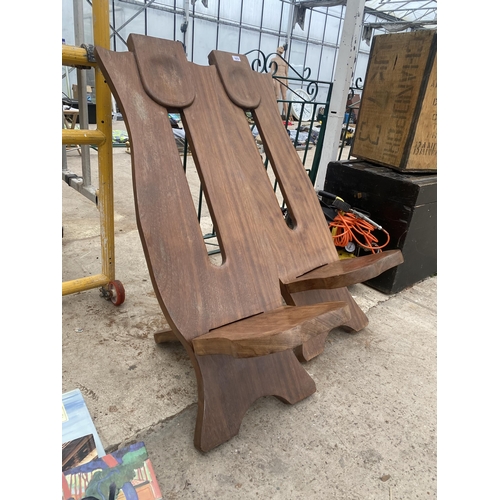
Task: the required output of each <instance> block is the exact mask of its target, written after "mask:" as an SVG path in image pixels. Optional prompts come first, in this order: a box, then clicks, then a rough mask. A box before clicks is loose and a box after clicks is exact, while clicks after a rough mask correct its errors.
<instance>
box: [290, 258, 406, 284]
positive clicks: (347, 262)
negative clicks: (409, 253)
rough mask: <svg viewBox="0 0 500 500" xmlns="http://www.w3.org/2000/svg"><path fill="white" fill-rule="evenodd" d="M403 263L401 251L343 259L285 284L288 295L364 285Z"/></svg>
mask: <svg viewBox="0 0 500 500" xmlns="http://www.w3.org/2000/svg"><path fill="white" fill-rule="evenodd" d="M402 262H403V254H402V253H401V250H388V251H385V252H380V253H376V254H370V255H365V256H362V257H355V258H353V259H342V260H338V261H336V262H332V263H331V264H327V265H325V266H321V267H319V268H317V269H314V270H313V271H311V272H308V273H306V274H303V275H302V276H299V277H298V278H296V279H294V280H290V281H288V282H284V283H283V285H284V286H285V287H286V290H287V291H288V293H296V292H305V291H308V290H322V289H331V288H341V287H345V286H349V285H354V284H356V283H363V282H364V281H367V280H369V279H372V278H375V277H376V276H378V275H379V274H381V273H383V272H384V271H387V270H388V269H391V268H392V267H394V266H397V265H399V264H401V263H402Z"/></svg>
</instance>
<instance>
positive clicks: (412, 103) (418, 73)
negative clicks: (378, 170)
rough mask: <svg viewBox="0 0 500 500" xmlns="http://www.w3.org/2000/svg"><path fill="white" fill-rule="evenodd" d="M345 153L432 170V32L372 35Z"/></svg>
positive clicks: (434, 42) (434, 122)
mask: <svg viewBox="0 0 500 500" xmlns="http://www.w3.org/2000/svg"><path fill="white" fill-rule="evenodd" d="M351 155H352V156H355V157H356V158H360V159H363V160H368V161H371V162H374V163H377V164H379V165H383V166H386V167H390V168H394V169H397V170H400V171H407V172H430V171H437V30H421V31H415V32H407V33H395V34H390V35H378V36H374V37H373V41H372V48H371V52H370V59H369V62H368V69H367V72H366V77H365V83H364V87H363V95H362V98H361V104H360V109H359V116H358V121H357V124H356V134H355V137H354V143H353V146H352V148H351Z"/></svg>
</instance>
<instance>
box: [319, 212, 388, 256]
mask: <svg viewBox="0 0 500 500" xmlns="http://www.w3.org/2000/svg"><path fill="white" fill-rule="evenodd" d="M328 226H329V227H330V228H331V230H332V237H333V242H334V244H335V246H336V247H345V246H347V244H348V243H349V242H351V241H355V242H356V243H357V244H358V245H359V246H360V247H362V248H365V249H366V250H370V251H371V252H372V253H376V252H379V251H381V250H382V248H384V247H386V246H387V245H388V243H389V241H390V236H389V233H388V232H387V231H386V230H385V229H382V231H383V232H384V233H385V234H386V235H387V241H386V242H385V243H384V244H383V245H378V239H377V238H376V237H375V235H374V234H373V233H372V231H373V230H374V229H375V226H373V225H372V224H370V223H369V222H367V221H365V220H363V219H360V218H359V217H356V216H355V215H354V214H352V213H350V212H341V211H339V212H338V213H337V215H336V217H335V218H334V219H333V222H330V224H329V225H328ZM356 234H357V235H358V236H359V237H360V238H361V239H364V242H361V241H360V240H359V239H358V237H356Z"/></svg>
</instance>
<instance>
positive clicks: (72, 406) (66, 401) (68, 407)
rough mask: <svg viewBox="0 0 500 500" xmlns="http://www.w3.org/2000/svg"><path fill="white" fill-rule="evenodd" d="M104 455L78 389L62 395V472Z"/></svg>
mask: <svg viewBox="0 0 500 500" xmlns="http://www.w3.org/2000/svg"><path fill="white" fill-rule="evenodd" d="M105 454H106V452H105V451H104V447H103V446H102V443H101V440H100V438H99V435H98V434H97V430H96V428H95V425H94V422H93V421H92V417H91V416H90V413H89V410H88V408H87V405H86V404H85V400H84V399H83V395H82V393H81V391H80V390H79V389H75V390H73V391H70V392H67V393H65V394H63V395H62V470H67V469H69V468H72V467H75V466H77V465H81V464H84V463H87V462H90V461H91V460H94V459H96V458H98V457H102V456H104V455H105Z"/></svg>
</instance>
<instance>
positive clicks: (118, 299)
mask: <svg viewBox="0 0 500 500" xmlns="http://www.w3.org/2000/svg"><path fill="white" fill-rule="evenodd" d="M103 296H104V298H105V299H107V300H110V301H111V303H112V304H113V305H115V306H119V305H121V304H123V303H124V302H125V288H124V286H123V284H122V282H121V281H118V280H113V281H110V282H109V283H108V289H107V290H103Z"/></svg>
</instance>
